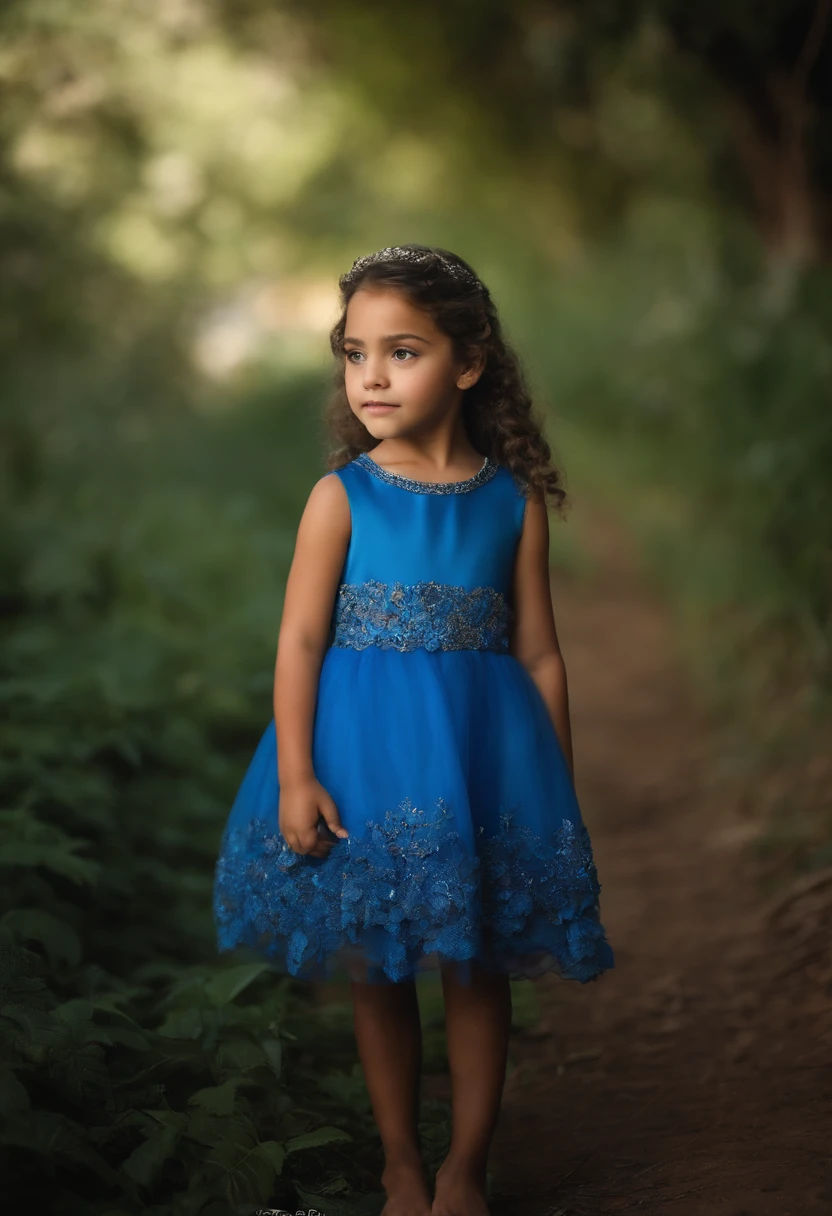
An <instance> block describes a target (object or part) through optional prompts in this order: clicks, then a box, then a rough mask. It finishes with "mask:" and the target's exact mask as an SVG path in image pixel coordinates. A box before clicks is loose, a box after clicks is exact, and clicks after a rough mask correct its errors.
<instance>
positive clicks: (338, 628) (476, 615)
mask: <svg viewBox="0 0 832 1216" xmlns="http://www.w3.org/2000/svg"><path fill="white" fill-rule="evenodd" d="M510 619H511V609H510V607H509V605H508V603H507V601H506V599H505V596H503V594H502V593H501V592H499V591H497V590H496V589H495V588H494V587H474V588H473V590H469V589H468V588H466V587H454V586H451V585H450V584H448V583H434V582H421V583H399V582H396V583H381V582H376V581H375V580H371V581H369V582H366V583H341V584H340V586H339V588H338V595H337V598H336V601H335V607H334V609H333V614H332V633H331V637H332V641H331V645H333V646H349V647H352V648H354V649H356V650H364V649H366V647H368V646H381V647H383V648H385V649H394V650H416V649H417V648H419V647H424V648H425V649H426V650H495V651H497V652H499V653H501V654H506V653H507V652H508V645H509V638H508V627H509V622H510Z"/></svg>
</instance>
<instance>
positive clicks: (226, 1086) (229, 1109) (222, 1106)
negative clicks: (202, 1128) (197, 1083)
mask: <svg viewBox="0 0 832 1216" xmlns="http://www.w3.org/2000/svg"><path fill="white" fill-rule="evenodd" d="M238 1084H239V1082H238V1080H237V1079H236V1078H232V1079H231V1080H230V1081H225V1082H224V1083H223V1084H222V1085H212V1086H208V1088H206V1089H198V1090H197V1091H196V1093H194V1094H191V1096H190V1098H189V1099H188V1104H189V1105H193V1106H203V1107H204V1108H205V1109H206V1110H207V1111H210V1112H211V1114H212V1115H230V1114H233V1113H234V1105H235V1102H236V1099H237V1086H238Z"/></svg>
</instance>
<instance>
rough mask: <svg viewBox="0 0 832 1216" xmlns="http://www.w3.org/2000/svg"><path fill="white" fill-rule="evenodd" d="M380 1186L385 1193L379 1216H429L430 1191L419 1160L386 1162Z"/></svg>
mask: <svg viewBox="0 0 832 1216" xmlns="http://www.w3.org/2000/svg"><path fill="white" fill-rule="evenodd" d="M381 1185H382V1186H383V1187H384V1190H385V1192H386V1193H387V1202H386V1203H385V1205H384V1207H383V1208H382V1209H381V1216H430V1210H431V1208H430V1191H429V1190H428V1182H427V1178H426V1177H425V1169H424V1166H423V1164H422V1161H421V1158H419V1159H415V1160H408V1159H405V1160H396V1161H388V1162H387V1164H386V1165H385V1167H384V1172H383V1173H382V1175H381Z"/></svg>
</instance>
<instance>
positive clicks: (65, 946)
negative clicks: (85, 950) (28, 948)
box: [2, 908, 81, 967]
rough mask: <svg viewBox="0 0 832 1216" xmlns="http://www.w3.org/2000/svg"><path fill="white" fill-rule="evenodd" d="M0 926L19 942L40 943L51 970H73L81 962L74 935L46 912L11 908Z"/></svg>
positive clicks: (75, 935) (62, 923)
mask: <svg viewBox="0 0 832 1216" xmlns="http://www.w3.org/2000/svg"><path fill="white" fill-rule="evenodd" d="M2 924H3V925H4V927H6V928H9V929H11V930H12V932H13V933H14V935H15V937H16V938H17V940H18V941H19V942H30V941H36V942H40V944H41V945H42V946H43V947H44V949H45V950H46V953H47V955H48V957H49V962H50V965H51V966H52V967H56V966H58V965H60V964H65V965H66V966H69V967H77V966H78V964H79V963H80V961H81V942H80V940H79V938H78V934H77V933H76V932H75V930H74V929H73V928H72V926H71V925H68V924H67V923H66V921H63V920H58V918H57V916H52V915H51V913H49V912H43V911H41V910H40V909H38V908H13V909H12V910H11V911H9V912H7V913H6V915H5V916H4V917H3V920H2Z"/></svg>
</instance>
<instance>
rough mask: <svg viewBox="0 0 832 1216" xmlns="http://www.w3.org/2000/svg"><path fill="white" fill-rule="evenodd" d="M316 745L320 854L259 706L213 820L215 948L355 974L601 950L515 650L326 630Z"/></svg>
mask: <svg viewBox="0 0 832 1216" xmlns="http://www.w3.org/2000/svg"><path fill="white" fill-rule="evenodd" d="M312 759H313V766H314V770H315V775H316V777H317V779H318V780H319V781H320V782H321V784H322V785H323V786H324V787H325V789H326V790H327V791H328V792H329V793H330V795H331V796H332V798H333V799H334V801H335V804H336V806H337V808H338V812H339V815H340V819H341V822H342V824H343V826H344V827H345V828H346V829H347V831H348V832H349V838H341V839H339V840H338V841H337V843H335V844H334V845H333V846H332V848H331V850H330V852H329V855H328V856H327V857H323V858H317V857H312V856H310V855H308V854H300V853H295V852H293V851H292V850H291V849H290V848H289V846H288V844H287V843H286V841H285V839H284V838H283V835H282V833H281V831H280V828H279V821H278V813H279V796H280V787H279V784H278V769H277V740H276V734H275V725H274V721H273V720H272V721H271V722H270V723H269V725H268V726H267V727H266V729H265V731H264V732H263V735H262V737H261V739H260V742H259V744H258V746H257V748H256V751H255V753H254V756H253V758H252V760H251V763H250V764H249V767H248V770H247V771H246V773H245V776H244V777H243V780H242V783H241V785H240V788H239V791H238V793H237V796H236V798H235V800H234V803H233V806H232V808H231V813H230V815H229V818H228V822H227V824H226V827H225V831H224V833H223V836H222V843H221V846H220V853H219V858H218V861H217V867H216V874H215V881H214V916H215V923H216V928H217V945H218V949H219V950H220V951H221V952H226V951H230V950H234V949H237V948H239V947H244V948H248V949H249V950H251V951H253V952H254V953H255V954H257V955H258V956H260V957H261V958H265V959H267V960H269V961H270V962H271V963H272V964H273V965H274V968H275V969H276V970H277V971H280V972H283V973H287V974H290V975H293V976H296V977H298V978H301V979H310V980H317V981H323V980H329V979H346V978H349V979H355V980H361V981H364V982H369V983H390V982H400V981H403V980H408V979H413V978H415V976H416V975H417V974H418V973H419V972H421V971H425V970H429V969H435V968H437V967H439V966H440V965H444V964H446V963H449V964H453V965H454V969H455V971H456V973H457V975H458V976H459V978H460V979H461V980H462V981H463V982H468V981H469V980H470V975H471V971H470V966H471V963H472V962H473V961H476V962H477V963H478V964H479V965H480V966H481V967H484V968H486V969H487V970H489V971H492V972H499V973H504V974H507V975H509V976H510V978H512V979H521V978H529V979H535V978H538V977H539V976H541V975H543V974H545V973H546V972H555V973H557V974H558V975H560V976H562V977H563V978H564V979H573V980H578V981H579V982H581V983H586V982H588V981H589V980H594V979H596V978H597V977H598V976H599V974H600V973H601V972H603V971H605V970H608V969H609V968H612V967H613V966H614V965H615V963H614V957H613V952H612V949H611V947H610V946H609V944H608V943H607V941H606V937H605V933H604V929H603V926H602V924H601V922H600V914H599V904H598V896H599V892H600V884H599V881H598V876H597V872H596V867H595V864H594V861H593V856H592V846H591V842H590V838H589V833H588V831H587V829H586V827H585V825H584V823H583V820H582V818H581V812H580V809H579V805H578V802H577V798H576V795H575V789H574V786H573V783H572V778H571V776H570V773H569V768H568V766H567V763H566V760H565V758H564V755H563V752H562V750H561V747H560V744H559V741H558V737H557V734H556V732H555V730H554V728H553V726H552V722H551V718H550V717H549V713H548V710H547V708H546V705H545V702H544V701H543V698H542V696H541V695H540V691H539V689H538V688H537V685H536V684H535V683H534V681H533V680H532V678H531V676H530V675H529V673H528V672H527V670H526V669H525V668H524V667H523V666H522V664H521V663H519V662H518V660H517V659H515V658H514V656H512V655H509V654H500V653H497V652H495V651H487V650H437V651H429V650H427V649H425V648H417V649H414V650H411V651H405V652H402V651H398V650H394V649H385V648H382V647H379V646H369V647H367V648H366V649H364V650H357V649H353V648H350V647H336V646H333V647H330V648H329V649H328V650H327V651H326V653H325V655H324V659H323V663H322V666H321V672H320V679H319V685H318V696H317V702H316V707H315V717H314V726H313V749H312Z"/></svg>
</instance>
